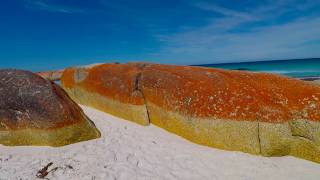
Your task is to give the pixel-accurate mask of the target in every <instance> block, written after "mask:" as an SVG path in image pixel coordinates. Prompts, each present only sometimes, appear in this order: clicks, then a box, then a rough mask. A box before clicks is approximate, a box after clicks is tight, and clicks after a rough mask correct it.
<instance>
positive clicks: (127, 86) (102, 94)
mask: <svg viewBox="0 0 320 180" xmlns="http://www.w3.org/2000/svg"><path fill="white" fill-rule="evenodd" d="M142 68H143V65H139V64H138V65H136V66H135V65H132V64H101V65H93V66H87V67H78V68H68V69H66V70H65V71H64V73H63V74H62V77H61V84H62V86H63V88H64V89H65V90H66V91H67V92H68V94H69V95H70V96H71V97H72V98H73V99H74V100H75V101H76V102H78V103H80V104H84V105H87V106H91V107H95V108H97V109H100V110H102V111H105V112H108V113H110V114H113V115H115V116H118V117H121V118H124V119H127V120H130V121H133V122H136V123H138V124H141V125H148V124H149V118H148V112H147V109H146V106H145V101H144V98H143V95H142V94H141V91H140V89H139V82H140V80H139V79H140V77H141V69H142Z"/></svg>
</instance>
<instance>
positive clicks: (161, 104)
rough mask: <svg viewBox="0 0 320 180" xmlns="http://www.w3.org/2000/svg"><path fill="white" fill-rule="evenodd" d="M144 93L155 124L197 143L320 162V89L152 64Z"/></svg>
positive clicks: (281, 79)
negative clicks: (292, 156)
mask: <svg viewBox="0 0 320 180" xmlns="http://www.w3.org/2000/svg"><path fill="white" fill-rule="evenodd" d="M140 84H141V86H142V87H141V89H142V90H143V94H144V98H145V99H146V104H147V108H148V112H149V116H150V122H151V123H154V124H156V125H158V126H160V127H163V128H164V129H167V130H169V131H171V132H174V133H176V134H179V135H181V136H183V137H185V138H187V139H189V140H191V141H194V142H197V143H200V144H205V145H208V146H212V147H218V148H222V149H228V150H240V151H244V152H249V153H253V154H262V155H265V156H272V155H276V156H277V155H287V154H291V155H294V156H298V157H302V158H305V159H310V160H313V161H316V162H320V124H319V123H320V101H319V100H320V87H318V86H315V85H311V84H308V83H306V82H303V81H300V80H295V79H290V78H286V77H282V76H277V75H273V74H264V73H249V72H243V71H227V70H220V69H212V68H201V67H189V66H169V65H149V66H146V67H145V68H144V69H143V72H142V76H141V82H140Z"/></svg>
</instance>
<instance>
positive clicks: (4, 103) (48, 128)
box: [0, 70, 100, 146]
mask: <svg viewBox="0 0 320 180" xmlns="http://www.w3.org/2000/svg"><path fill="white" fill-rule="evenodd" d="M98 137H100V133H99V131H98V130H97V129H96V127H95V125H94V124H93V122H91V121H90V120H89V119H88V118H87V116H86V115H85V114H84V113H83V111H82V110H81V109H80V107H79V106H78V105H77V104H76V103H74V102H73V101H72V100H71V99H70V98H69V97H68V95H67V94H66V93H65V92H64V91H63V89H61V88H60V87H59V86H57V85H56V84H54V83H53V82H50V81H48V80H45V79H43V78H42V77H40V76H38V75H36V74H33V73H31V72H28V71H21V70H0V144H4V145H9V146H17V145H41V146H42V145H44V146H62V145H67V144H71V143H76V142H79V141H85V140H89V139H94V138H98Z"/></svg>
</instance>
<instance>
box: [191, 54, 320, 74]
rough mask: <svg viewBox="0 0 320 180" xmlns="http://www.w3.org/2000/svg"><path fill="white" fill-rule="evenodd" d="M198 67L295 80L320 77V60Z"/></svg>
mask: <svg viewBox="0 0 320 180" xmlns="http://www.w3.org/2000/svg"><path fill="white" fill-rule="evenodd" d="M196 66H205V67H214V68H222V69H231V70H246V71H254V72H267V73H275V74H281V75H285V76H289V77H294V78H310V77H317V78H319V77H320V58H313V59H295V60H275V61H257V62H241V63H224V64H201V65H196Z"/></svg>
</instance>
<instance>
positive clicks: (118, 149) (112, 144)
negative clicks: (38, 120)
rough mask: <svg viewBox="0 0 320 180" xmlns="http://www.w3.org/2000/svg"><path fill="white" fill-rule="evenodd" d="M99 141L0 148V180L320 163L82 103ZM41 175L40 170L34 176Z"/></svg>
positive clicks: (296, 175) (272, 171)
mask: <svg viewBox="0 0 320 180" xmlns="http://www.w3.org/2000/svg"><path fill="white" fill-rule="evenodd" d="M83 109H84V111H85V112H86V114H87V115H88V116H89V117H90V118H91V119H92V120H93V121H94V122H95V124H96V125H97V127H98V129H99V130H100V131H101V133H102V137H101V138H100V139H96V140H91V141H87V142H82V143H77V144H73V145H68V146H64V147H60V148H51V147H6V146H1V147H0V179H35V178H36V176H37V172H38V170H40V169H42V168H43V167H45V166H46V165H47V164H49V163H50V162H52V165H51V166H50V167H49V168H48V170H47V171H45V170H44V171H43V172H42V174H43V175H45V174H46V172H49V173H48V174H47V175H46V176H45V177H46V178H49V179H85V180H86V179H88V180H91V179H118V180H121V179H184V180H185V179H246V180H248V179H291V180H292V179H297V180H298V179H304V180H308V179H314V180H317V179H319V177H320V165H319V164H316V163H313V162H310V161H306V160H302V159H297V158H294V157H290V156H286V157H272V158H266V157H260V156H253V155H249V154H245V153H241V152H230V151H223V150H218V149H213V148H208V147H205V146H201V145H197V144H194V143H191V142H189V141H187V140H185V139H183V138H180V137H179V136H176V135H174V134H170V133H168V132H166V131H165V130H163V129H161V128H158V127H155V126H153V125H151V126H147V127H143V126H139V125H137V124H134V123H131V122H128V121H126V120H121V119H119V118H116V117H114V116H111V115H108V114H105V113H103V112H100V111H97V110H94V109H92V108H89V107H84V106H83ZM38 175H40V174H38Z"/></svg>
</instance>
